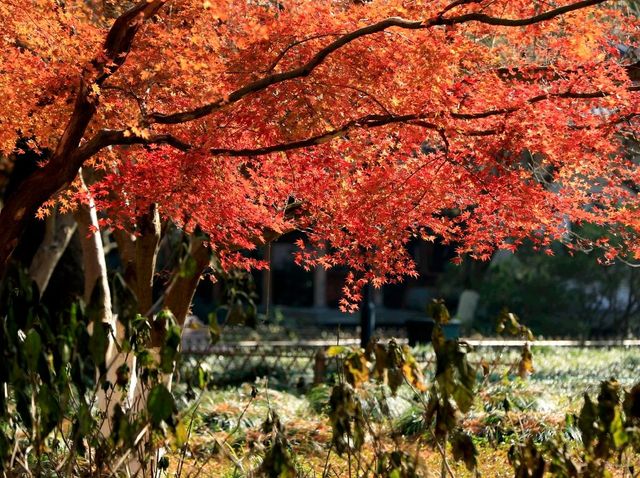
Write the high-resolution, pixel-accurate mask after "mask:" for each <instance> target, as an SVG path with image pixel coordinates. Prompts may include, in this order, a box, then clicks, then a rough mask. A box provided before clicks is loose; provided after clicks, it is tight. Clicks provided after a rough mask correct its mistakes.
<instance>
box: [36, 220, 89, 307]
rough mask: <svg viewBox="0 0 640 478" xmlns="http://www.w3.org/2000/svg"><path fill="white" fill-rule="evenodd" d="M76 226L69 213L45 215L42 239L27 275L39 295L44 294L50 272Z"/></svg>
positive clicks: (51, 272)
mask: <svg viewBox="0 0 640 478" xmlns="http://www.w3.org/2000/svg"><path fill="white" fill-rule="evenodd" d="M76 228H77V224H76V221H75V219H74V218H73V215H71V214H60V213H58V212H56V213H55V214H52V215H50V216H49V217H47V220H46V229H45V234H44V239H43V240H42V243H41V244H40V246H39V247H38V250H37V251H36V253H35V255H34V256H33V259H32V260H31V265H30V266H29V276H30V277H31V279H32V280H33V281H35V283H36V284H37V285H38V291H39V292H40V296H42V295H43V294H44V291H45V290H46V288H47V285H48V284H49V279H51V274H53V271H54V269H55V268H56V265H58V261H59V260H60V258H61V257H62V254H64V251H65V250H66V248H67V245H68V244H69V241H70V240H71V237H72V236H73V233H74V232H75V231H76Z"/></svg>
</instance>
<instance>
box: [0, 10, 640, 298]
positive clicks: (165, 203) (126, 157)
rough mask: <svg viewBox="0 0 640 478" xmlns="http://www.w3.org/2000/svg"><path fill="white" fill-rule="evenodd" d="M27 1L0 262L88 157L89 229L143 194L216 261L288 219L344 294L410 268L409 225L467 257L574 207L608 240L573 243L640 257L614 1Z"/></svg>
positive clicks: (17, 24) (8, 119) (534, 231)
mask: <svg viewBox="0 0 640 478" xmlns="http://www.w3.org/2000/svg"><path fill="white" fill-rule="evenodd" d="M27 3H28V5H25V2H24V1H22V0H6V1H4V2H2V4H1V5H0V24H2V25H3V34H2V36H1V37H0V43H1V48H0V71H2V74H1V75H0V91H1V92H2V97H3V107H2V110H1V111H0V123H1V125H2V127H1V128H0V152H2V153H4V154H11V153H12V152H14V151H15V148H16V144H18V140H19V139H20V138H22V139H23V140H26V143H27V144H28V147H29V148H31V149H33V150H35V151H37V152H39V153H40V154H41V155H42V162H41V167H40V168H39V169H38V170H37V171H36V172H34V173H33V174H32V175H30V176H29V177H27V179H26V180H25V181H23V182H22V184H21V185H20V186H19V187H18V188H17V190H16V191H15V192H14V193H12V194H11V195H9V197H8V198H7V199H6V201H5V204H4V207H3V209H2V211H1V212H0V224H1V227H0V249H1V251H0V262H1V263H2V264H4V263H5V262H6V260H7V258H8V257H9V255H10V254H11V251H12V250H13V248H14V247H15V244H16V242H17V240H18V238H19V236H20V234H21V232H22V231H23V229H24V225H25V223H26V221H27V220H28V219H29V218H32V217H33V216H34V215H36V214H37V215H39V216H43V215H46V214H48V212H49V211H50V210H51V208H52V207H53V206H54V205H56V204H57V205H58V206H59V207H62V208H63V209H64V208H72V207H73V205H74V203H76V202H77V201H85V200H87V192H86V191H84V192H83V190H82V188H80V187H78V180H77V173H78V170H79V169H80V167H83V166H84V167H91V168H93V169H94V170H95V171H96V172H97V173H98V174H96V175H95V177H96V181H95V183H94V184H92V185H90V187H89V191H90V193H89V194H91V195H92V196H93V198H94V199H95V201H96V205H97V208H98V210H99V211H101V212H102V217H103V223H104V224H105V225H108V226H110V227H114V228H120V229H122V228H123V229H125V230H129V231H132V232H138V233H139V232H140V231H139V230H138V231H136V220H137V219H138V218H139V217H141V216H142V215H144V214H145V213H147V212H148V211H149V208H150V207H152V205H155V204H157V207H158V210H159V212H160V214H161V215H162V216H163V217H164V218H166V219H169V220H171V221H173V222H174V223H175V224H177V225H178V226H179V227H181V228H183V229H184V230H185V231H187V232H193V231H194V230H196V229H198V230H199V231H202V232H204V233H205V234H206V237H207V239H206V241H207V242H208V244H209V245H210V247H211V248H212V250H213V251H214V252H215V253H216V254H217V256H218V257H219V258H220V259H221V261H222V263H223V264H224V265H226V266H241V267H250V266H261V265H263V264H261V262H260V261H258V260H256V259H250V258H249V257H248V256H247V255H246V254H244V252H245V251H247V250H251V249H253V248H255V247H256V246H258V245H260V244H264V243H266V242H268V241H270V240H272V239H273V238H274V237H277V236H278V235H280V234H282V233H284V232H287V231H291V230H301V231H304V232H305V233H306V235H305V237H306V239H305V242H304V243H303V242H302V241H300V244H299V245H300V251H299V253H298V260H299V261H300V262H301V263H303V264H305V265H307V266H312V265H315V264H322V265H325V266H328V267H330V266H335V265H346V266H348V267H349V268H350V269H351V270H352V271H353V273H352V275H350V277H349V279H348V280H349V284H348V286H354V287H347V288H346V299H347V302H345V305H347V303H348V302H349V300H350V299H357V292H356V291H357V289H358V286H359V285H360V284H362V282H363V281H365V280H371V281H373V282H374V284H381V283H383V282H384V281H387V280H393V279H396V278H398V277H400V276H402V275H406V274H413V271H414V270H413V264H412V259H411V257H409V256H408V255H407V253H406V251H405V248H404V247H402V246H403V245H404V244H405V243H406V242H407V241H409V240H410V239H411V238H413V237H420V238H423V239H426V240H433V239H434V238H435V237H441V238H442V239H443V240H444V241H446V242H449V243H455V244H457V247H458V253H459V254H461V255H462V254H466V253H469V254H472V255H473V256H474V257H477V258H480V259H485V258H488V257H489V256H490V254H491V253H492V252H493V251H494V250H495V249H496V248H502V249H504V248H506V249H513V248H516V247H517V246H518V245H519V244H520V243H521V242H522V241H523V240H524V239H525V238H533V240H534V241H535V242H536V243H537V244H538V245H539V246H540V247H541V248H543V249H544V248H546V247H547V246H548V245H549V244H550V243H551V241H553V240H563V241H565V242H567V243H568V245H569V247H575V241H573V242H571V239H575V238H571V236H570V234H571V232H570V230H569V229H568V228H567V224H568V223H569V222H590V223H595V224H598V225H603V226H607V228H608V229H609V231H610V232H611V234H609V235H607V236H603V237H601V238H598V239H595V240H592V239H589V241H588V242H589V244H588V246H589V247H593V246H598V247H601V248H602V249H603V250H604V251H605V255H606V257H607V258H608V259H613V258H614V257H616V256H617V255H619V254H625V255H626V254H631V255H632V256H633V255H635V257H636V258H638V257H640V246H638V244H639V243H638V242H637V241H636V236H637V233H638V232H639V231H640V217H639V215H638V214H637V208H638V205H639V204H638V201H639V199H638V197H637V194H636V191H637V189H636V188H637V184H638V183H639V180H640V177H639V174H640V173H639V171H638V168H637V164H636V162H635V160H634V158H633V156H632V155H631V154H629V152H628V150H627V149H626V148H625V147H624V145H625V144H626V143H627V142H629V141H632V140H634V138H635V136H634V135H635V133H636V132H637V129H638V121H637V114H638V113H639V112H640V102H639V101H638V96H639V94H638V90H639V89H640V88H639V87H638V86H636V84H635V83H634V80H637V79H638V77H639V76H640V74H639V70H638V66H637V64H636V63H635V62H636V61H637V59H636V58H633V57H632V56H630V55H628V54H625V52H627V51H634V48H635V45H636V43H637V39H638V38H637V36H638V26H639V23H638V19H637V17H636V16H635V15H634V14H633V12H632V11H630V9H629V7H628V6H626V4H624V3H621V2H612V1H605V0H583V1H578V2H574V1H566V0H558V1H554V2H542V1H530V0H527V1H525V0H489V1H487V0H454V1H451V0H447V1H442V0H429V1H421V0H414V1H398V0H373V1H371V2H367V1H357V0H334V1H324V0H323V1H316V2H309V1H306V0H284V1H277V0H250V1H247V0H206V1H202V0H175V1H166V0H165V1H163V0H143V1H141V2H138V3H136V4H134V5H132V6H130V8H128V9H126V8H125V7H123V6H121V5H118V4H117V2H91V1H87V0H66V1H64V2H63V1H58V0H56V1H54V0H30V1H29V2H27ZM120 3H127V2H120ZM623 47H624V48H623ZM580 241H581V239H580V238H577V242H578V243H580ZM582 245H584V244H582Z"/></svg>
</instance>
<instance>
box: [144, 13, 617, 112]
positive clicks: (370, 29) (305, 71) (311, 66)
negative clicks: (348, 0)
mask: <svg viewBox="0 0 640 478" xmlns="http://www.w3.org/2000/svg"><path fill="white" fill-rule="evenodd" d="M605 1H606V0H583V1H580V2H576V3H572V4H569V5H565V6H564V7H559V8H555V9H553V10H549V11H547V12H544V13H541V14H539V15H535V16H533V17H528V18H521V19H509V18H498V17H491V16H489V15H485V14H482V13H469V14H466V15H460V16H457V17H451V18H445V17H443V16H442V15H438V16H436V17H434V18H431V19H429V20H407V19H404V18H400V17H390V18H387V19H385V20H381V21H379V22H377V23H373V24H371V25H367V26H365V27H362V28H359V29H357V30H354V31H353V32H351V33H347V34H345V35H342V36H341V37H339V38H338V39H336V40H335V41H333V42H331V43H329V44H328V45H327V46H325V47H324V48H322V49H321V50H319V51H318V52H317V53H316V54H315V55H314V56H313V57H312V58H311V59H310V60H309V61H308V62H307V63H305V64H304V65H302V66H299V67H298V68H294V69H292V70H288V71H285V72H281V73H275V74H272V75H268V76H265V77H263V78H261V79H259V80H256V81H253V82H251V83H248V84H246V85H245V86H243V87H241V88H239V89H237V90H235V91H233V92H232V93H230V94H229V95H228V96H227V97H224V98H219V99H217V100H216V101H214V102H212V103H208V104H206V105H203V106H200V107H198V108H194V109H192V110H187V111H182V112H177V113H168V114H165V113H159V112H155V113H151V114H150V115H149V121H150V122H155V123H162V124H176V123H185V122H187V121H193V120H196V119H199V118H203V117H205V116H208V115H210V114H211V113H213V112H215V111H217V110H219V109H221V108H222V107H224V106H226V105H229V104H231V103H235V102H237V101H240V100H241V99H242V98H244V97H245V96H247V95H250V94H252V93H257V92H259V91H262V90H265V89H267V88H269V87H270V86H272V85H275V84H278V83H282V82H284V81H288V80H293V79H296V78H303V77H306V76H309V75H310V74H311V73H312V72H313V70H315V69H316V68H317V67H318V66H319V65H321V64H322V63H323V62H324V61H325V60H326V59H327V57H328V56H329V55H331V54H332V53H334V52H335V51H337V50H339V49H341V48H342V47H344V46H345V45H347V44H349V43H351V42H353V41H354V40H356V39H358V38H361V37H364V36H367V35H372V34H374V33H379V32H382V31H384V30H387V29H389V28H392V27H397V28H403V29H408V30H420V29H427V28H432V27H434V26H438V25H457V24H461V23H468V22H479V23H486V24H489V25H498V26H508V27H516V26H526V25H532V24H535V23H539V22H543V21H547V20H551V19H553V18H555V17H557V16H559V15H563V14H565V13H568V12H571V11H574V10H580V9H583V8H586V7H589V6H592V5H596V4H599V3H603V2H605ZM454 3H456V2H454Z"/></svg>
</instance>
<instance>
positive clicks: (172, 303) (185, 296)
mask: <svg viewBox="0 0 640 478" xmlns="http://www.w3.org/2000/svg"><path fill="white" fill-rule="evenodd" d="M189 255H190V257H191V260H193V261H194V267H193V268H192V273H191V274H180V273H179V272H178V271H176V273H175V277H174V280H173V281H172V282H171V284H169V286H168V287H167V291H166V295H165V301H164V305H165V306H166V307H167V308H168V309H169V310H170V311H171V312H172V313H173V315H174V317H175V318H176V321H177V322H178V324H180V326H182V325H183V324H184V321H185V319H186V318H187V313H188V312H189V307H190V306H191V301H192V300H193V295H194V294H195V292H196V288H197V287H198V283H199V282H200V277H202V273H203V272H204V271H205V269H206V268H207V267H208V266H209V264H210V261H211V257H210V251H209V248H208V247H207V246H206V245H205V243H204V240H203V238H201V237H196V236H191V245H190V247H189ZM187 260H189V259H187ZM178 267H180V266H178Z"/></svg>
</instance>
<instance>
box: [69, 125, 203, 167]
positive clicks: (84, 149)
mask: <svg viewBox="0 0 640 478" xmlns="http://www.w3.org/2000/svg"><path fill="white" fill-rule="evenodd" d="M128 144H129V145H133V144H142V145H145V144H147V145H151V144H168V145H169V146H173V147H174V148H176V149H179V150H180V151H189V150H190V149H191V148H192V146H191V145H190V144H189V143H186V142H185V141H182V140H181V139H179V138H176V137H175V136H173V135H171V134H151V135H148V136H140V135H139V134H135V133H134V132H132V131H131V130H109V129H103V130H100V131H99V132H98V133H96V135H95V136H94V137H93V138H91V139H90V140H89V141H87V142H86V143H85V144H84V145H82V146H81V147H80V148H79V149H78V151H77V153H76V155H77V156H78V158H81V159H82V160H84V159H88V158H90V157H91V156H93V155H94V154H96V153H97V152H98V151H100V150H101V149H104V148H106V147H108V146H118V145H128Z"/></svg>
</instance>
